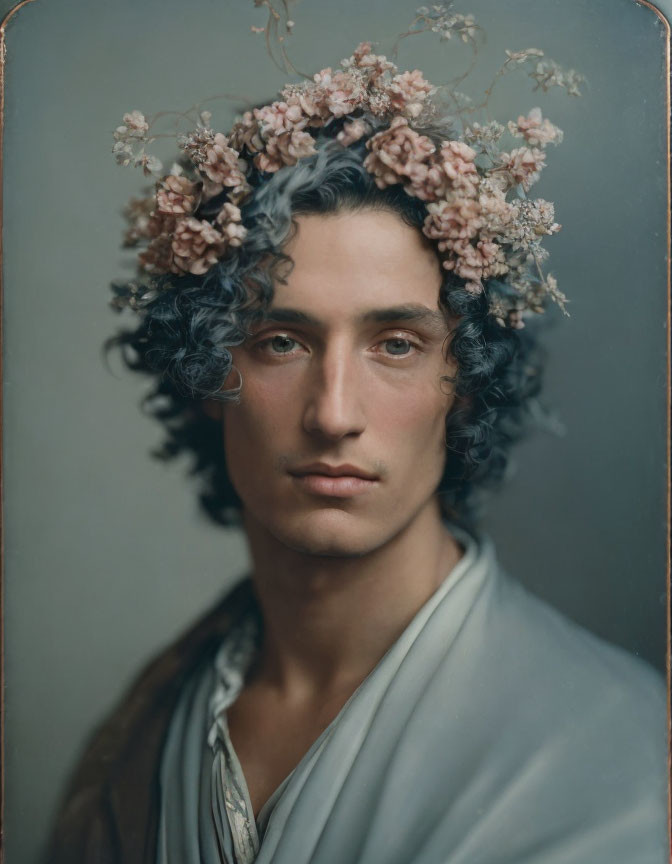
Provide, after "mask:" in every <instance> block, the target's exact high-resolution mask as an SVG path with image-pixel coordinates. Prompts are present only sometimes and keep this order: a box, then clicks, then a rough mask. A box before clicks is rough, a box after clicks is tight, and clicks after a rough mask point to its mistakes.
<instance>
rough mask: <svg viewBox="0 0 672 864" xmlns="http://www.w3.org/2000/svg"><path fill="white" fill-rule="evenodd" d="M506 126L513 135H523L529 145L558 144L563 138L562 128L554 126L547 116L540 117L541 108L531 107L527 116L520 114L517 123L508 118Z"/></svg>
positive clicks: (518, 136) (517, 136)
mask: <svg viewBox="0 0 672 864" xmlns="http://www.w3.org/2000/svg"><path fill="white" fill-rule="evenodd" d="M507 126H508V129H509V132H510V133H511V134H512V135H513V136H514V137H516V138H520V137H523V138H524V139H525V141H526V142H527V143H528V144H529V145H530V146H531V147H545V146H546V145H547V144H559V143H560V142H561V141H562V139H563V132H562V129H558V127H557V126H554V125H553V124H552V123H551V121H550V120H548V118H544V117H542V114H541V108H532V110H531V111H530V112H529V113H528V115H527V117H524V116H523V115H522V114H521V115H520V117H518V121H517V123H514V122H513V121H512V120H509V122H508V124H507Z"/></svg>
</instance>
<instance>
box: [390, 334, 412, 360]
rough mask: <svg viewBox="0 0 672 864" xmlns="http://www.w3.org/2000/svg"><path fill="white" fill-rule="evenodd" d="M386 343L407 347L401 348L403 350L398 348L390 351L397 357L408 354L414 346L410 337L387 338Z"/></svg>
mask: <svg viewBox="0 0 672 864" xmlns="http://www.w3.org/2000/svg"><path fill="white" fill-rule="evenodd" d="M384 344H385V345H390V344H393V345H395V346H396V348H402V349H405V350H401V351H396V350H392V351H389V353H390V354H394V355H395V356H397V357H401V356H403V355H404V354H408V353H409V351H410V348H411V347H412V346H411V343H410V341H409V340H408V339H399V338H394V339H386V340H385V342H384Z"/></svg>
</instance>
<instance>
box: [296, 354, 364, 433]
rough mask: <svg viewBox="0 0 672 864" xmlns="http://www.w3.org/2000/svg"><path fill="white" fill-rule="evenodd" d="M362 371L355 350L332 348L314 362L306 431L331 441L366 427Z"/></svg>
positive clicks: (306, 405) (359, 431)
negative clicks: (358, 365)
mask: <svg viewBox="0 0 672 864" xmlns="http://www.w3.org/2000/svg"><path fill="white" fill-rule="evenodd" d="M361 383H362V381H361V370H359V369H358V368H357V360H356V358H355V357H354V356H353V352H352V349H351V348H349V347H348V346H347V345H346V344H343V343H340V344H338V345H337V344H332V345H330V346H328V347H327V348H326V349H325V350H324V351H323V352H322V354H321V356H316V357H315V359H314V360H313V364H312V369H311V375H310V380H309V382H308V384H307V389H306V398H305V408H304V413H303V427H304V429H305V430H306V431H307V432H309V433H311V434H312V435H315V434H319V435H322V436H324V437H325V438H328V439H330V440H332V441H338V440H340V439H341V438H343V437H345V436H346V435H359V434H361V433H362V432H363V431H364V428H365V426H366V421H365V413H364V407H363V401H362V398H361V395H362V394H361Z"/></svg>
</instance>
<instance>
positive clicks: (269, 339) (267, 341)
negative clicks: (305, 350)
mask: <svg viewBox="0 0 672 864" xmlns="http://www.w3.org/2000/svg"><path fill="white" fill-rule="evenodd" d="M277 336H283V337H284V338H285V339H288V340H290V341H291V342H296V343H297V344H300V343H299V340H298V339H294V337H293V336H289V335H288V334H287V333H274V334H273V335H272V336H267V337H266V338H264V339H261V340H260V341H259V342H257V343H256V344H255V345H254V348H255V349H259V350H262V349H263V348H264V347H265V346H266V345H270V344H271V342H272V341H273V339H275V338H276V337H277ZM386 342H408V344H409V345H410V346H411V347H412V348H414V349H415V350H414V351H410V352H408V353H406V354H386V355H385V356H386V357H391V358H399V359H404V360H405V359H406V358H408V357H413V356H414V355H415V354H417V353H418V352H420V351H421V350H422V346H421V345H420V344H419V343H418V342H414V341H413V340H412V339H409V338H408V337H407V336H388V337H387V339H381V341H380V343H378V344H385V343H386ZM292 353H293V352H291V351H284V352H283V351H280V352H278V353H271V356H273V357H291V356H292Z"/></svg>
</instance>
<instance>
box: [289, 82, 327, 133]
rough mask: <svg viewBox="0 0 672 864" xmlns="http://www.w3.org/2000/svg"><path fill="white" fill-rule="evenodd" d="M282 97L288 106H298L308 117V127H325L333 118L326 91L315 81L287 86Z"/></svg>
mask: <svg viewBox="0 0 672 864" xmlns="http://www.w3.org/2000/svg"><path fill="white" fill-rule="evenodd" d="M282 97H283V99H284V101H285V102H286V103H287V104H288V105H298V107H299V108H300V109H301V111H302V112H303V114H304V115H305V117H306V121H307V122H306V125H307V126H312V127H319V126H324V124H325V122H326V121H327V120H328V119H329V117H330V116H331V114H330V112H329V106H328V105H327V96H326V93H325V91H324V90H323V89H322V88H321V87H319V86H318V85H317V84H315V83H314V82H313V81H306V82H303V83H302V84H287V86H286V87H284V88H283V90H282Z"/></svg>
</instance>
